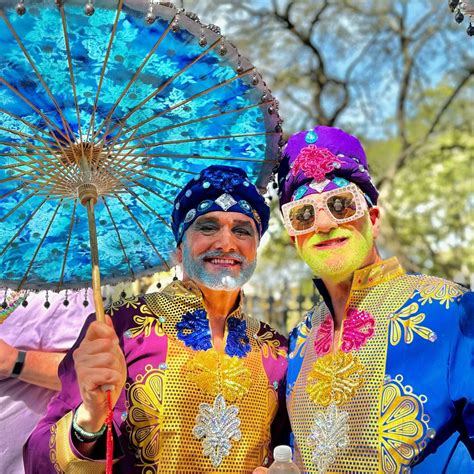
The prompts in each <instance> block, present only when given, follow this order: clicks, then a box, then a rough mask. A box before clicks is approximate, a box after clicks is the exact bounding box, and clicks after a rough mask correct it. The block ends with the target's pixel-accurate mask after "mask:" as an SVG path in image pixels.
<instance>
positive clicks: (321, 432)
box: [307, 403, 349, 474]
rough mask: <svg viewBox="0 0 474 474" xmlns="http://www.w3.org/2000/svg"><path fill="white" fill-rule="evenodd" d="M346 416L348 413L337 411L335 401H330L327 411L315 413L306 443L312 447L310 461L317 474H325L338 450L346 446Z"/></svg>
mask: <svg viewBox="0 0 474 474" xmlns="http://www.w3.org/2000/svg"><path fill="white" fill-rule="evenodd" d="M348 418H349V414H348V413H347V412H346V411H339V410H338V408H337V406H336V404H335V403H331V404H330V405H329V407H328V409H327V411H325V412H324V411H320V412H318V413H316V416H315V417H314V421H313V426H312V427H311V433H310V435H309V436H308V438H307V444H308V446H310V447H311V448H313V453H312V454H313V458H312V461H313V463H314V464H315V466H316V467H317V468H318V474H325V473H326V472H327V470H328V468H329V466H330V465H331V464H332V463H333V462H334V461H335V459H336V456H337V454H338V451H339V450H340V449H344V448H346V447H347V446H348V444H349V437H348V431H349V425H348V423H347V420H348Z"/></svg>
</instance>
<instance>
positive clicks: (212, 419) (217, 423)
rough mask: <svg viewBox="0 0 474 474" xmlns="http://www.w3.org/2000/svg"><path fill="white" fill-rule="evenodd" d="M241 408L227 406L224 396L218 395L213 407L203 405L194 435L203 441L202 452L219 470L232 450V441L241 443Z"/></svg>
mask: <svg viewBox="0 0 474 474" xmlns="http://www.w3.org/2000/svg"><path fill="white" fill-rule="evenodd" d="M238 413H239V408H238V407H237V406H235V405H231V406H229V407H227V406H226V403H225V399H224V397H223V396H222V394H219V395H217V397H216V398H215V400H214V404H213V405H208V404H207V403H201V405H200V407H199V415H198V416H197V417H196V425H195V426H194V429H193V434H194V436H196V438H198V439H202V452H203V454H204V456H208V457H209V458H210V459H211V462H212V465H213V466H214V467H215V468H217V467H218V466H219V465H220V464H221V463H222V460H223V458H224V457H225V456H228V455H229V453H230V450H231V448H232V443H231V440H234V441H240V438H241V437H242V434H241V432H240V419H239V418H238V416H237V415H238Z"/></svg>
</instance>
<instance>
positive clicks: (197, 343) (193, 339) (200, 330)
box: [176, 309, 212, 351]
mask: <svg viewBox="0 0 474 474" xmlns="http://www.w3.org/2000/svg"><path fill="white" fill-rule="evenodd" d="M176 330H177V332H178V333H177V337H178V339H179V340H180V341H183V342H184V344H185V345H186V346H187V347H191V348H192V349H194V350H195V351H205V350H207V349H210V348H211V347H212V344H211V330H210V329H209V321H208V320H207V313H206V311H204V310H203V309H197V310H196V311H194V312H192V313H185V314H183V317H182V319H181V321H178V322H177V323H176Z"/></svg>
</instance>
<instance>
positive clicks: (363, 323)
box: [341, 308, 375, 352]
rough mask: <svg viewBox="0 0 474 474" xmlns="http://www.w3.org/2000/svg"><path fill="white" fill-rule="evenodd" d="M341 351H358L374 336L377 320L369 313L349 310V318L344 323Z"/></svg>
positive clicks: (353, 309)
mask: <svg viewBox="0 0 474 474" xmlns="http://www.w3.org/2000/svg"><path fill="white" fill-rule="evenodd" d="M342 325H343V330H342V343H341V351H343V352H350V351H352V350H355V351H358V350H359V349H360V348H361V347H362V346H364V345H365V344H366V342H367V341H368V340H369V339H370V338H371V337H372V336H373V335H374V332H375V319H374V318H373V316H372V315H371V314H370V313H369V312H367V311H360V310H358V309H355V308H349V309H348V310H347V317H346V319H345V320H344V322H343V323H342Z"/></svg>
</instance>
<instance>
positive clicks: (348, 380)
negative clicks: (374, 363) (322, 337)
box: [306, 352, 365, 407]
mask: <svg viewBox="0 0 474 474" xmlns="http://www.w3.org/2000/svg"><path fill="white" fill-rule="evenodd" d="M364 373H365V367H364V366H363V365H362V363H361V362H360V361H359V360H358V359H357V358H356V357H354V356H353V354H352V353H351V352H349V353H347V354H346V353H344V352H338V353H337V354H327V355H325V356H323V357H320V358H319V359H318V360H317V361H316V362H315V363H314V364H313V370H312V371H311V372H310V373H309V375H308V380H307V384H306V391H307V393H308V395H309V397H310V399H311V400H312V401H313V402H314V403H318V404H320V405H322V406H325V407H327V406H328V405H329V404H330V403H331V402H332V401H333V402H334V403H336V405H342V404H344V403H346V402H347V401H348V400H350V399H351V398H352V397H353V396H354V395H355V393H356V391H357V389H358V388H359V387H360V386H361V385H362V384H363V383H364V378H363V375H364Z"/></svg>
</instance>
